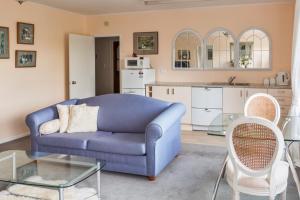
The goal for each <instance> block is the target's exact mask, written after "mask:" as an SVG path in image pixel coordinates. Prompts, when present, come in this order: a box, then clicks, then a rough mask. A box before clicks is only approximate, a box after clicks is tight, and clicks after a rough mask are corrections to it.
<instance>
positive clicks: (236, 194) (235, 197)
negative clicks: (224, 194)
mask: <svg viewBox="0 0 300 200" xmlns="http://www.w3.org/2000/svg"><path fill="white" fill-rule="evenodd" d="M232 199H233V200H240V193H239V192H238V191H233V198H232Z"/></svg>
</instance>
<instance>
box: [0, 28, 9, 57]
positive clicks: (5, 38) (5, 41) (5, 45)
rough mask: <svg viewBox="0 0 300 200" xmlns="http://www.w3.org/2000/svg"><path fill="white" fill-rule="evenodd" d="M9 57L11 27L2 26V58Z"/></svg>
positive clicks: (0, 53)
mask: <svg viewBox="0 0 300 200" xmlns="http://www.w3.org/2000/svg"><path fill="white" fill-rule="evenodd" d="M8 58H9V28H8V27H2V26H0V59H8Z"/></svg>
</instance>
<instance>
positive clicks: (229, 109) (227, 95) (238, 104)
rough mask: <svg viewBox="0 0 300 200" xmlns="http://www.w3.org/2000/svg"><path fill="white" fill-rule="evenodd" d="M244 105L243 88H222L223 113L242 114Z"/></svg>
mask: <svg viewBox="0 0 300 200" xmlns="http://www.w3.org/2000/svg"><path fill="white" fill-rule="evenodd" d="M244 105H245V90H244V88H223V112H224V113H243V112H244Z"/></svg>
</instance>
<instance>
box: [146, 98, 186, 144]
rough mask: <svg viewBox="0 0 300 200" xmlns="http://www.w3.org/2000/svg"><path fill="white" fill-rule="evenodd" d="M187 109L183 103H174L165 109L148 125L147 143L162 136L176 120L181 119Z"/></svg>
mask: <svg viewBox="0 0 300 200" xmlns="http://www.w3.org/2000/svg"><path fill="white" fill-rule="evenodd" d="M185 111H186V109H185V106H184V105H183V104H181V103H174V104H172V105H171V106H170V107H169V108H168V109H166V110H165V111H163V112H162V113H161V114H160V115H159V116H157V117H156V118H155V119H154V120H153V121H152V122H150V123H149V124H148V126H147V127H146V143H148V142H155V141H156V140H158V139H159V138H161V137H162V136H163V135H164V133H166V132H167V130H168V129H169V128H170V127H172V125H173V124H174V123H175V122H177V121H178V120H180V118H181V117H182V116H183V115H184V114H185Z"/></svg>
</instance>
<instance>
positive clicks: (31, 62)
mask: <svg viewBox="0 0 300 200" xmlns="http://www.w3.org/2000/svg"><path fill="white" fill-rule="evenodd" d="M29 67H36V51H20V50H16V68H29Z"/></svg>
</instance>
